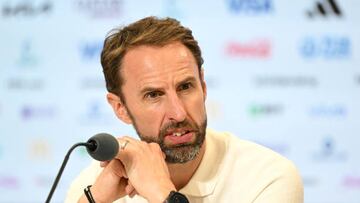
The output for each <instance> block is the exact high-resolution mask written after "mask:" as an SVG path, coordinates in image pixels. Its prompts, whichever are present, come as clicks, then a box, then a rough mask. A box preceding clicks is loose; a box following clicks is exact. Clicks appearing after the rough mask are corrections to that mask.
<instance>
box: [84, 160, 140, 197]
mask: <svg viewBox="0 0 360 203" xmlns="http://www.w3.org/2000/svg"><path fill="white" fill-rule="evenodd" d="M102 166H103V167H104V169H103V171H102V172H101V173H100V175H99V176H98V177H97V179H96V181H95V183H94V184H93V186H92V187H91V188H90V190H91V193H92V196H93V197H94V199H95V202H97V203H105V202H113V201H115V200H117V199H119V198H121V197H123V196H125V195H126V194H131V193H132V192H133V190H134V189H133V187H132V186H131V184H128V179H127V176H126V172H125V170H124V166H123V164H122V163H121V161H120V160H118V159H113V160H111V161H110V162H108V163H102ZM127 192H129V193H127ZM80 202H86V203H87V202H88V200H87V199H86V197H85V195H82V196H81V198H80V200H79V203H80Z"/></svg>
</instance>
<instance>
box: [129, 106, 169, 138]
mask: <svg viewBox="0 0 360 203" xmlns="http://www.w3.org/2000/svg"><path fill="white" fill-rule="evenodd" d="M160 109H161V108H143V107H142V108H141V107H140V106H139V107H138V108H137V110H136V114H134V115H133V116H134V117H135V122H136V125H137V127H138V130H139V131H140V133H142V134H143V135H145V136H151V137H154V136H157V135H158V133H159V130H160V127H161V121H162V118H163V116H162V115H163V113H162V111H161V110H160Z"/></svg>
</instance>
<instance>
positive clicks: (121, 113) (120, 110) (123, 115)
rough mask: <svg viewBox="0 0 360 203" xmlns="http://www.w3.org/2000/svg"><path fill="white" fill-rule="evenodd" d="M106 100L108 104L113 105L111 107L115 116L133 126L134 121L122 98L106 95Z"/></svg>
mask: <svg viewBox="0 0 360 203" xmlns="http://www.w3.org/2000/svg"><path fill="white" fill-rule="evenodd" d="M106 99H107V101H108V103H109V104H110V105H111V107H112V108H113V111H114V113H115V115H116V116H117V117H118V118H119V119H120V120H122V121H123V122H124V123H126V124H132V120H131V118H130V116H129V113H128V111H127V109H126V106H125V105H124V103H123V102H122V101H121V99H120V97H118V96H117V95H116V94H113V93H108V94H107V95H106Z"/></svg>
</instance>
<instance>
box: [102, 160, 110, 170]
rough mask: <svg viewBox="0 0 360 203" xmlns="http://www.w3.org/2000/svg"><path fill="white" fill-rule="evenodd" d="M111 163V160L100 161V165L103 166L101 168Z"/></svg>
mask: <svg viewBox="0 0 360 203" xmlns="http://www.w3.org/2000/svg"><path fill="white" fill-rule="evenodd" d="M109 163H110V161H100V167H101V168H104V167H106V166H107V165H108V164H109Z"/></svg>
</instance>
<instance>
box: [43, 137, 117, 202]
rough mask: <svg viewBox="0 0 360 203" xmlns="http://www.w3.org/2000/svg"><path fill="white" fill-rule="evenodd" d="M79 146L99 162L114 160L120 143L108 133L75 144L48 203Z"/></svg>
mask: <svg viewBox="0 0 360 203" xmlns="http://www.w3.org/2000/svg"><path fill="white" fill-rule="evenodd" d="M78 146H85V147H86V150H87V152H88V153H89V155H90V156H91V157H92V158H94V159H96V160H98V161H109V160H111V159H113V158H114V157H115V156H116V154H117V153H118V151H119V143H118V141H117V140H116V138H115V137H113V136H112V135H110V134H107V133H99V134H96V135H94V136H92V137H91V138H90V139H89V140H88V141H87V142H79V143H76V144H74V145H73V146H72V147H71V148H70V149H69V151H68V152H67V153H66V156H65V158H64V161H63V163H62V164H61V167H60V170H59V172H58V174H57V176H56V178H55V180H54V183H53V185H52V187H51V190H50V192H49V195H48V197H47V199H46V201H45V202H46V203H49V202H50V200H51V197H52V195H53V194H54V191H55V189H56V186H57V184H58V182H59V180H60V177H61V174H62V173H63V171H64V169H65V166H66V163H67V162H68V160H69V157H70V154H71V152H72V151H73V150H74V149H75V148H76V147H78Z"/></svg>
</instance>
